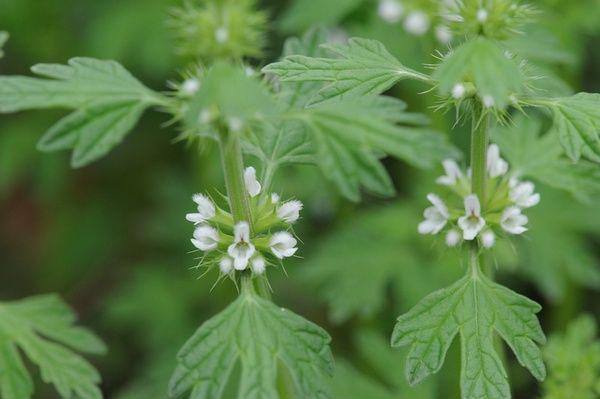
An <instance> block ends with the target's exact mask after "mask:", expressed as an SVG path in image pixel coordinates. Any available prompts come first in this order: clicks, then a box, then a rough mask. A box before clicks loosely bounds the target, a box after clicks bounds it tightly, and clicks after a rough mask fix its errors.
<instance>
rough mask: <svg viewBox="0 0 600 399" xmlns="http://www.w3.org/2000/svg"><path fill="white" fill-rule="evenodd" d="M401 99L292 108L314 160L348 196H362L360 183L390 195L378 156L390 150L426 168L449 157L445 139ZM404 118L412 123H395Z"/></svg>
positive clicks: (402, 120) (449, 149) (373, 98)
mask: <svg viewBox="0 0 600 399" xmlns="http://www.w3.org/2000/svg"><path fill="white" fill-rule="evenodd" d="M404 109H405V104H404V103H403V102H402V101H399V100H396V99H393V98H387V97H367V98H363V99H360V100H359V99H355V100H351V101H349V100H346V101H335V102H328V103H323V104H321V105H319V106H313V107H309V108H304V109H301V110H298V111H294V110H292V111H290V112H291V114H290V115H289V117H290V118H294V119H296V120H298V121H300V122H302V123H303V125H304V127H305V128H306V129H307V131H308V132H309V134H310V137H311V142H312V147H313V150H314V153H315V155H316V156H315V158H316V161H317V164H318V166H319V168H320V169H321V172H322V173H323V174H324V175H325V177H326V178H327V179H329V180H331V181H332V182H333V183H335V184H336V185H337V187H338V189H339V190H340V191H341V193H342V194H343V195H344V196H345V197H347V198H348V199H350V200H353V201H358V200H359V199H360V187H361V186H363V187H365V188H366V189H367V190H369V191H371V192H373V193H375V194H379V195H384V196H386V195H387V196H389V195H391V194H393V187H392V184H391V181H390V179H389V176H388V175H387V172H386V171H385V169H384V168H383V166H382V165H381V163H380V162H379V160H378V155H379V154H390V155H393V156H395V157H397V158H400V159H402V160H405V161H407V162H408V163H410V164H411V165H414V166H417V167H422V168H427V167H431V166H433V165H435V164H437V163H438V162H439V161H441V160H442V159H444V158H446V157H448V156H449V155H450V154H451V153H452V152H453V148H452V146H451V145H450V144H449V143H448V142H447V140H446V138H445V137H444V136H443V135H441V134H439V133H437V132H434V131H432V130H429V129H427V128H424V127H422V126H414V125H422V124H423V123H425V122H426V119H424V118H423V117H422V116H420V115H415V114H409V113H406V112H405V111H404ZM397 122H404V123H406V124H407V125H410V126H399V125H396V124H395V123H397Z"/></svg>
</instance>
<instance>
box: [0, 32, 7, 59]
mask: <svg viewBox="0 0 600 399" xmlns="http://www.w3.org/2000/svg"><path fill="white" fill-rule="evenodd" d="M7 41H8V32H4V31H0V58H2V57H4V51H2V47H4V45H5V44H6V42H7Z"/></svg>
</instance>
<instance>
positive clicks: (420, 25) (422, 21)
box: [404, 10, 429, 36]
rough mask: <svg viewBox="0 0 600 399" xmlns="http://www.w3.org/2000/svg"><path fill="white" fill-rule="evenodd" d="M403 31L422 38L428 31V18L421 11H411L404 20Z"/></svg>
mask: <svg viewBox="0 0 600 399" xmlns="http://www.w3.org/2000/svg"><path fill="white" fill-rule="evenodd" d="M404 30H405V31H407V32H408V33H410V34H412V35H415V36H423V35H424V34H425V33H427V31H428V30H429V17H428V16H427V14H425V13H424V12H423V11H418V10H417V11H413V12H411V13H410V14H408V15H407V16H406V19H405V20H404Z"/></svg>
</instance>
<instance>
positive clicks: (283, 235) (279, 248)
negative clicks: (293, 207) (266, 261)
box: [269, 231, 298, 259]
mask: <svg viewBox="0 0 600 399" xmlns="http://www.w3.org/2000/svg"><path fill="white" fill-rule="evenodd" d="M297 243H298V242H297V241H296V239H295V238H294V237H293V236H292V235H291V234H290V233H288V232H287V231H280V232H277V233H275V234H273V236H272V237H271V240H270V241H269V246H270V247H271V252H273V255H275V256H276V257H277V258H279V259H283V258H288V257H290V256H292V255H294V254H295V253H296V251H297V250H298V248H297V247H296V244H297Z"/></svg>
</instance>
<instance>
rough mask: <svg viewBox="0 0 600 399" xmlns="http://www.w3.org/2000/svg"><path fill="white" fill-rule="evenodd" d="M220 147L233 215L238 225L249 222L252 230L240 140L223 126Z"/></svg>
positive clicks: (220, 131)
mask: <svg viewBox="0 0 600 399" xmlns="http://www.w3.org/2000/svg"><path fill="white" fill-rule="evenodd" d="M219 147H220V149H221V162H222V164H223V173H224V175H225V186H226V188H227V196H228V198H229V207H230V210H231V215H232V216H233V220H234V222H236V223H238V222H241V221H246V222H248V224H249V225H250V230H252V212H251V210H250V201H249V199H248V195H247V193H246V184H245V182H244V158H243V156H242V146H241V144H240V139H239V137H238V136H237V134H235V133H232V132H230V131H229V129H228V128H227V127H225V126H223V125H222V126H220V127H219Z"/></svg>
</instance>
